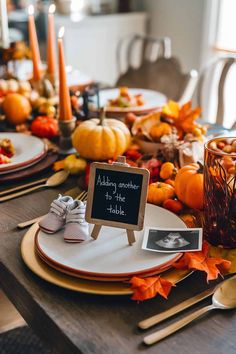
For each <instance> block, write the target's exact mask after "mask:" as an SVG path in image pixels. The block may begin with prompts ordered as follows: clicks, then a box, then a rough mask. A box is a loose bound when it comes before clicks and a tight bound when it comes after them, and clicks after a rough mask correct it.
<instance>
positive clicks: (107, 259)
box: [35, 204, 186, 280]
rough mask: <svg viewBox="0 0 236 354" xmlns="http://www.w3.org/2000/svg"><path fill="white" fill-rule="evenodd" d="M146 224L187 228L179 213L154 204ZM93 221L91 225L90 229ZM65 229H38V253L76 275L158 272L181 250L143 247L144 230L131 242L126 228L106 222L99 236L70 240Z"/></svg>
mask: <svg viewBox="0 0 236 354" xmlns="http://www.w3.org/2000/svg"><path fill="white" fill-rule="evenodd" d="M144 225H145V226H149V227H155V226H159V227H160V228H166V227H171V228H186V225H185V224H184V222H183V221H182V220H181V219H180V218H179V217H178V216H176V215H175V214H173V213H171V212H169V211H168V210H166V209H163V208H160V207H157V206H155V205H152V204H147V205H146V213H145V220H144ZM92 228H93V225H90V231H91V230H92ZM63 233H64V230H61V231H58V232H56V233H54V234H46V233H45V232H43V231H41V230H39V231H38V232H36V236H35V245H36V249H37V251H38V253H39V254H40V256H42V257H43V258H44V259H46V260H47V261H48V263H50V264H51V265H54V266H55V267H56V268H57V269H60V271H61V272H63V271H65V272H66V273H68V272H69V273H70V274H73V275H74V276H78V277H79V276H81V275H83V276H86V277H90V278H91V277H93V278H94V277H96V278H101V279H102V278H108V279H112V278H113V279H114V280H115V279H116V278H117V279H127V278H130V277H132V276H134V275H136V276H145V275H146V274H154V273H158V272H159V271H163V270H165V269H167V268H168V267H170V266H171V265H172V264H173V263H174V262H175V261H176V260H177V259H179V258H180V257H181V255H182V254H181V253H180V252H177V253H155V252H150V251H146V250H143V249H142V240H143V235H144V230H141V231H135V237H136V242H135V243H134V244H133V245H132V247H131V246H129V244H128V241H127V236H126V230H124V229H120V228H114V227H109V226H103V227H102V229H101V232H100V235H99V237H98V239H97V240H94V239H92V238H89V239H87V240H86V241H84V242H83V243H77V244H75V243H66V242H65V241H64V238H63Z"/></svg>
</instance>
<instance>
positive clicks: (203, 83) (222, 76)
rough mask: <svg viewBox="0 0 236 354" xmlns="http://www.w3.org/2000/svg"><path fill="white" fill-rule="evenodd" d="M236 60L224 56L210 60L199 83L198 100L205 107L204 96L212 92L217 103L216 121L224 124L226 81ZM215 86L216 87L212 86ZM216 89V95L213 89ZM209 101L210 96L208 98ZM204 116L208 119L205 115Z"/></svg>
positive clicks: (212, 99) (211, 94)
mask: <svg viewBox="0 0 236 354" xmlns="http://www.w3.org/2000/svg"><path fill="white" fill-rule="evenodd" d="M235 62H236V57H232V56H222V57H218V58H217V59H214V60H213V61H212V62H210V63H209V64H208V65H207V66H206V67H205V68H204V69H203V70H202V71H201V74H200V77H199V82H198V85H197V101H198V105H199V106H200V107H203V106H204V104H203V102H204V97H206V96H207V97H208V94H209V92H210V97H211V102H213V103H214V105H216V116H215V123H217V124H220V125H224V115H225V83H226V79H227V75H228V73H229V70H230V68H231V67H232V65H233V64H234V63H235ZM212 86H214V87H212ZM214 89H216V96H217V97H215V95H213V90H214ZM207 101H208V103H209V101H210V100H209V97H208V99H207ZM203 118H204V119H207V117H205V116H204V112H203Z"/></svg>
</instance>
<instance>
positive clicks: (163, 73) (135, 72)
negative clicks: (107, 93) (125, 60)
mask: <svg viewBox="0 0 236 354" xmlns="http://www.w3.org/2000/svg"><path fill="white" fill-rule="evenodd" d="M197 78H198V73H197V71H196V70H191V71H190V72H188V73H183V72H182V69H181V65H180V63H179V61H178V59H177V58H174V57H170V58H165V57H160V58H157V60H156V61H155V62H150V61H147V60H143V62H142V64H141V66H140V67H138V68H133V67H129V69H128V70H127V72H126V73H124V74H123V75H121V76H120V78H119V79H118V81H117V83H116V85H117V86H128V87H135V88H146V89H151V90H155V91H159V92H161V93H163V94H164V95H166V96H167V98H168V99H172V100H174V101H178V102H179V103H185V102H187V101H189V100H190V99H191V98H192V95H193V92H194V90H195V87H196V84H197Z"/></svg>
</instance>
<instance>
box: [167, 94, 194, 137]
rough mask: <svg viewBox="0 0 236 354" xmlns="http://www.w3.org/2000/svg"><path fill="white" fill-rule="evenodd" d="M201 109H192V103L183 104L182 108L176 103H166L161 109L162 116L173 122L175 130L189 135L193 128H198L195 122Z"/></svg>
mask: <svg viewBox="0 0 236 354" xmlns="http://www.w3.org/2000/svg"><path fill="white" fill-rule="evenodd" d="M200 113H201V108H200V107H196V108H194V109H192V102H191V101H189V102H187V103H185V104H184V105H183V106H182V107H180V106H179V104H178V103H177V102H174V101H171V100H170V101H168V102H167V104H166V105H165V106H164V107H163V108H162V115H164V116H165V117H167V118H171V119H172V120H173V124H174V126H176V128H177V129H181V130H183V131H184V132H185V133H191V132H192V130H193V129H194V128H197V127H200V126H199V124H197V123H196V122H195V120H196V119H197V118H198V117H199V115H200Z"/></svg>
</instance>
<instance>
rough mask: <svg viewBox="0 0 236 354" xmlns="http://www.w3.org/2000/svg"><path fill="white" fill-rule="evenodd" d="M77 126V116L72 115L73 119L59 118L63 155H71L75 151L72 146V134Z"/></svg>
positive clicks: (60, 151)
mask: <svg viewBox="0 0 236 354" xmlns="http://www.w3.org/2000/svg"><path fill="white" fill-rule="evenodd" d="M75 126H76V118H75V117H72V119H71V120H59V130H60V139H59V153H60V154H62V155H69V154H73V153H75V149H74V148H73V147H72V142H71V134H72V133H73V131H74V129H75Z"/></svg>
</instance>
